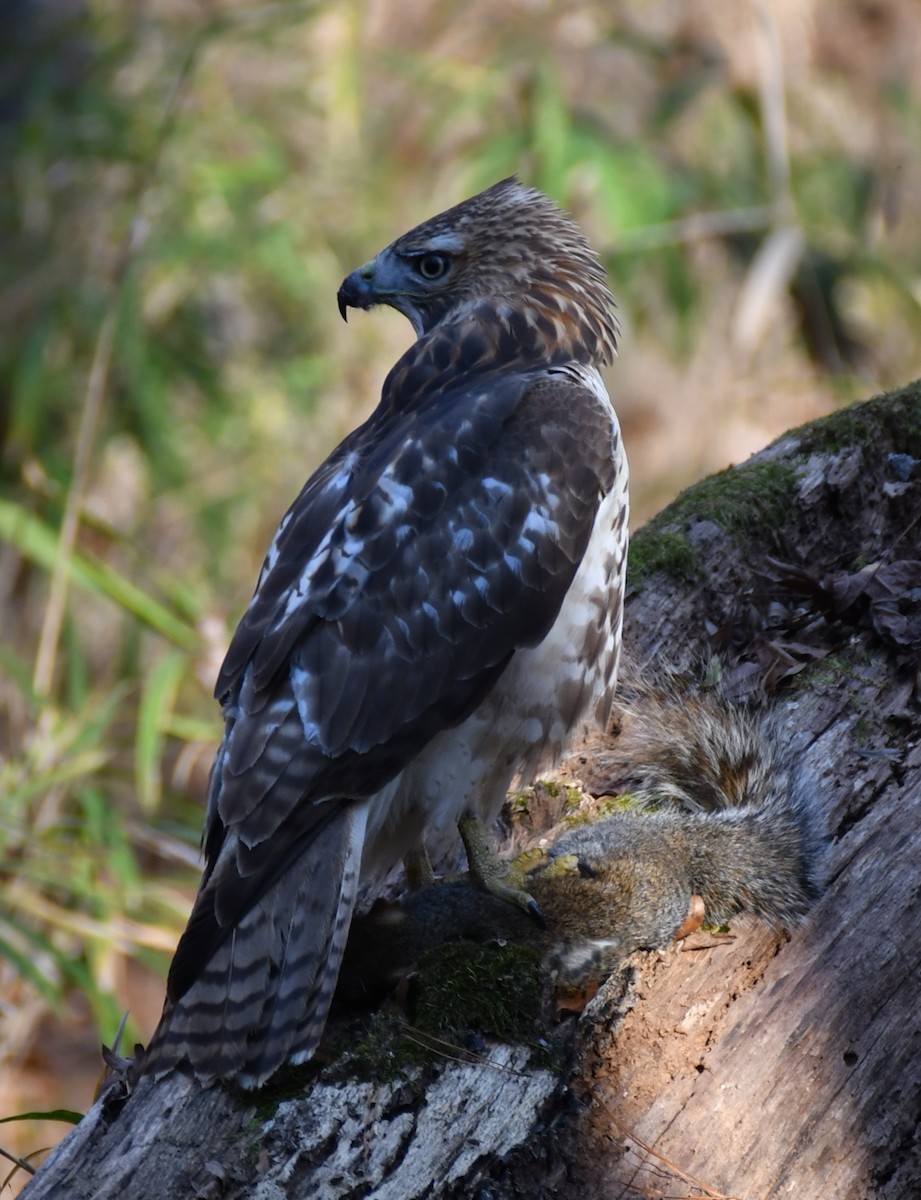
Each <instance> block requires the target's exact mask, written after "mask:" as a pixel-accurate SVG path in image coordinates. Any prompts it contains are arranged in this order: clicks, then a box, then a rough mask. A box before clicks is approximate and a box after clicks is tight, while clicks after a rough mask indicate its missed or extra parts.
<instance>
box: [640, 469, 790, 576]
mask: <svg viewBox="0 0 921 1200" xmlns="http://www.w3.org/2000/svg"><path fill="white" fill-rule="evenodd" d="M795 488H796V469H795V468H794V467H793V466H791V465H790V464H788V463H752V464H751V465H749V466H742V467H730V468H728V469H727V470H725V471H720V472H719V473H718V474H716V475H711V476H710V477H709V478H707V479H702V480H701V481H700V482H699V483H695V484H694V486H693V487H690V488H688V489H687V490H686V491H683V492H682V493H681V494H680V495H679V496H678V497H677V499H675V500H673V501H672V503H671V504H669V505H668V507H667V508H664V509H663V510H662V512H660V513H659V514H658V515H657V516H655V517H653V519H652V520H651V521H650V522H649V523H648V524H647V525H646V526H645V527H644V528H643V529H641V530H640V531H639V533H637V535H636V536H635V537H634V539H633V542H632V544H631V547H630V555H629V558H628V567H627V569H628V573H629V582H630V584H631V585H632V586H634V587H639V586H642V584H643V582H645V580H646V579H647V578H648V577H649V576H650V575H652V574H654V573H657V572H662V573H664V574H666V575H667V576H669V577H670V578H673V579H677V580H679V581H681V582H684V583H690V582H693V581H694V580H695V579H697V578H699V576H700V574H701V568H700V563H699V560H698V557H697V554H696V552H695V550H694V548H693V546H691V544H690V543H689V542H688V539H687V537H686V536H685V534H684V532H683V531H684V530H685V529H687V527H688V526H689V525H691V524H692V523H694V522H696V521H713V522H714V523H715V524H717V525H719V526H720V527H721V528H722V529H724V530H725V531H726V532H727V533H729V534H731V535H733V536H735V537H737V538H738V539H740V540H741V539H744V538H746V537H747V536H748V535H750V534H752V533H755V532H761V531H763V530H764V529H771V528H780V527H782V526H783V525H784V523H785V522H786V520H787V518H788V517H789V512H790V502H791V498H792V497H793V495H794V492H795Z"/></svg>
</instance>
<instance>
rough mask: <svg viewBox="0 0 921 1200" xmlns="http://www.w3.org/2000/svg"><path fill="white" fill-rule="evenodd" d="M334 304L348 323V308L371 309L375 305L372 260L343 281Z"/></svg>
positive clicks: (375, 295) (375, 296)
mask: <svg viewBox="0 0 921 1200" xmlns="http://www.w3.org/2000/svg"><path fill="white" fill-rule="evenodd" d="M336 302H337V304H338V305H339V315H340V316H341V317H342V319H343V321H348V319H349V309H350V308H371V307H372V306H373V305H374V304H376V303H377V294H376V293H375V291H374V261H373V260H372V261H371V262H367V263H365V264H364V266H363V267H359V268H358V270H357V271H353V272H352V274H351V275H348V276H346V278H345V279H343V281H342V286H341V287H340V288H339V291H338V292H337V294H336Z"/></svg>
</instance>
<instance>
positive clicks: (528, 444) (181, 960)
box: [170, 369, 614, 998]
mask: <svg viewBox="0 0 921 1200" xmlns="http://www.w3.org/2000/svg"><path fill="white" fill-rule="evenodd" d="M611 438H612V431H611V417H610V411H609V410H607V409H606V408H605V407H604V406H603V405H602V403H601V401H600V400H599V399H598V397H597V396H596V395H595V394H594V393H593V392H592V391H590V390H589V389H588V388H586V387H584V386H583V385H581V384H580V383H578V382H576V381H575V380H573V379H572V378H571V377H570V376H569V375H568V374H567V373H566V372H565V371H563V370H554V369H551V370H545V371H540V372H526V373H522V374H517V375H516V374H514V373H511V374H509V375H505V374H502V373H500V372H498V371H497V372H495V373H488V374H486V373H484V374H483V375H481V376H480V377H479V378H478V379H477V380H476V381H475V382H474V383H470V382H468V383H467V384H466V385H455V386H454V387H453V388H452V387H448V388H444V389H443V390H439V391H436V392H433V391H431V390H429V391H426V392H424V393H423V396H422V397H420V398H419V399H418V401H417V402H415V403H409V404H407V405H405V406H404V407H403V408H402V409H401V410H400V411H394V408H393V407H392V406H388V404H387V400H386V396H385V401H384V402H383V403H382V406H381V408H380V409H378V411H377V413H375V415H374V416H372V418H371V419H370V420H369V421H368V422H367V423H366V424H365V425H364V426H363V427H361V428H360V429H358V430H356V431H355V433H354V434H353V435H352V436H351V437H350V438H348V439H347V441H346V442H345V443H343V445H342V446H341V447H340V448H339V449H338V450H337V452H336V453H335V455H334V456H333V457H332V458H331V459H330V460H328V461H327V463H325V464H324V465H323V466H322V467H321V468H320V470H319V471H318V472H317V473H316V475H315V476H314V477H313V478H312V479H311V480H310V481H309V482H308V484H307V485H306V487H305V488H304V490H303V491H302V493H301V495H300V496H299V497H298V499H297V500H296V501H295V503H294V505H293V506H292V508H291V509H290V511H289V512H288V514H287V515H286V516H285V518H284V520H283V522H282V524H281V526H280V528H279V532H278V534H277V536H276V539H275V542H274V544H273V546H272V549H271V550H270V552H269V555H268V556H267V559H266V563H265V566H264V568H263V573H262V577H261V578H260V581H259V585H258V587H257V590H256V593H255V595H254V597H253V600H252V602H251V604H250V607H249V609H248V611H247V613H246V614H245V616H244V617H243V620H242V621H241V623H240V626H239V628H238V629H237V632H236V634H235V636H234V638H233V641H232V643H231V646H230V649H229V651H228V654H227V657H226V660H225V663H224V666H223V669H222V671H221V675H220V679H219V682H218V693H219V694H220V695H221V696H222V698H223V702H224V705H225V715H226V718H227V729H226V732H225V737H224V742H223V744H222V747H221V749H220V751H219V753H218V758H217V761H216V763H215V767H214V771H213V775H212V788H211V798H210V801H209V814H208V822H207V829H206V853H207V858H208V867H207V871H206V877H205V881H204V882H203V887H202V892H201V893H200V895H199V900H198V902H197V904H196V911H195V912H194V913H193V917H192V920H191V921H190V924H189V929H188V930H187V933H186V935H185V936H184V937H183V941H182V943H181V944H180V948H179V950H178V951H177V955H176V959H175V960H174V964H173V969H172V972H171V977H170V993H171V996H172V997H173V998H176V997H177V996H179V995H181V994H182V993H183V992H184V991H185V990H186V988H187V987H188V986H189V985H190V983H191V982H193V981H194V979H195V977H196V975H197V974H198V972H199V971H200V970H201V967H202V964H203V962H206V961H207V960H208V958H209V957H210V954H211V953H212V951H213V950H214V948H215V946H216V945H217V944H219V943H220V941H221V940H222V939H223V938H224V937H225V936H226V935H227V933H228V932H229V930H230V929H232V928H233V926H234V924H235V923H236V922H237V920H238V919H239V918H240V917H241V915H242V914H243V913H244V912H245V911H246V910H247V908H248V907H249V906H250V905H251V904H252V903H253V902H254V901H255V900H256V899H257V898H258V896H259V895H260V894H261V893H262V892H263V891H264V890H265V888H266V887H268V886H269V884H270V883H271V882H272V881H273V880H274V879H276V878H278V876H279V874H281V873H282V872H283V871H284V869H285V867H286V865H287V864H290V862H291V861H292V860H293V858H295V857H297V855H298V853H299V852H300V849H302V848H303V844H304V840H305V839H308V840H309V839H310V838H311V837H313V836H314V835H315V832H316V827H317V826H318V824H320V823H321V822H323V821H325V820H327V819H329V810H330V809H331V808H334V807H338V806H337V805H330V804H328V803H323V801H330V800H336V799H339V798H358V797H368V796H372V795H373V794H374V793H375V792H377V791H379V790H380V789H381V788H382V787H383V786H384V785H385V784H386V783H387V782H389V780H391V779H392V778H393V777H394V776H395V775H396V774H397V773H398V772H399V771H400V770H402V769H403V767H405V766H406V764H407V763H408V762H409V761H410V760H411V759H412V758H413V757H414V756H415V755H416V754H418V753H419V751H420V750H421V749H422V748H423V747H424V746H425V745H426V743H427V742H428V741H429V740H430V739H431V738H432V737H433V736H434V735H435V734H436V733H438V732H439V731H440V730H442V729H444V728H446V727H448V726H451V725H452V724H456V723H458V722H459V721H461V720H463V719H464V718H465V717H466V716H467V715H468V714H469V713H470V712H472V711H473V709H474V708H475V707H476V706H477V704H478V703H479V702H480V701H481V700H482V699H483V697H484V696H485V695H486V694H487V693H488V692H489V690H490V689H491V687H492V686H493V684H494V683H495V681H496V680H497V678H498V676H499V674H500V673H501V672H502V670H503V669H504V667H505V665H506V664H507V662H508V661H509V658H510V657H511V655H512V654H513V653H514V651H515V650H516V648H518V647H523V646H531V645H535V644H537V643H538V642H540V641H541V640H542V639H543V638H544V636H545V635H546V634H547V632H548V631H549V629H550V627H551V626H552V625H553V622H554V620H555V618H556V616H557V613H558V612H559V610H560V607H561V605H562V602H563V598H564V596H565V594H566V591H567V589H568V588H569V585H570V583H571V582H572V579H573V576H574V574H575V571H576V568H577V566H578V564H579V562H580V560H581V557H582V555H583V553H584V550H585V547H586V545H587V542H588V539H589V535H590V533H591V529H592V524H593V522H594V518H595V514H596V512H597V509H598V506H599V503H600V500H601V498H602V496H603V495H604V494H605V493H606V492H607V491H608V490H609V489H610V487H611V486H612V483H613V470H614V468H613V465H612V444H611ZM228 830H232V831H233V833H234V835H235V836H234V838H233V839H232V843H233V855H232V857H233V861H232V862H230V861H222V867H221V869H219V870H216V871H215V866H216V864H217V862H218V860H219V859H220V858H221V848H222V846H223V845H224V843H225V840H226V837H227V833H228ZM226 849H227V847H225V850H226ZM226 857H227V855H226V853H225V855H224V859H226ZM212 872H214V876H213V878H210V879H209V876H210V875H211V873H212Z"/></svg>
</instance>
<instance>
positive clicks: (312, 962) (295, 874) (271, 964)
mask: <svg viewBox="0 0 921 1200" xmlns="http://www.w3.org/2000/svg"><path fill="white" fill-rule="evenodd" d="M366 816H367V805H366V804H343V805H341V807H340V808H339V810H338V811H337V812H336V814H335V815H334V816H333V818H332V819H331V820H329V821H327V822H326V823H325V824H324V825H323V826H322V827H321V828H319V829H318V831H317V835H316V837H315V838H313V840H312V841H310V842H309V843H308V844H307V845H306V846H305V848H304V850H303V851H302V853H300V854H299V855H298V856H297V857H295V858H294V859H293V860H292V861H291V862H290V863H289V864H288V866H287V868H286V869H285V870H284V872H283V873H281V874H280V875H279V877H278V878H277V879H275V880H274V881H273V882H272V883H271V884H270V885H269V886H268V888H267V889H266V891H265V892H264V893H263V894H262V895H261V896H260V897H259V898H258V900H257V901H256V902H255V903H254V904H253V905H252V906H251V907H250V908H249V909H248V910H247V911H246V912H245V913H244V914H243V916H242V917H241V918H240V919H239V920H238V921H237V922H236V924H235V926H234V927H233V928H232V929H230V931H229V932H228V934H227V936H226V937H225V939H224V940H223V941H222V942H221V943H220V945H219V946H218V948H217V950H216V951H215V953H214V954H213V955H212V956H211V958H210V960H209V961H208V962H207V963H206V964H205V966H204V968H203V969H202V970H201V972H200V973H199V974H198V976H197V978H196V979H195V981H194V982H193V983H192V985H191V986H190V987H189V988H188V989H187V990H186V991H185V992H184V993H183V994H181V995H180V996H179V997H178V998H176V999H170V998H168V999H167V1003H166V1006H165V1008H164V1012H163V1016H162V1018H161V1021H160V1024H159V1026H158V1027H157V1030H156V1032H155V1033H154V1036H153V1038H152V1039H151V1042H150V1045H149V1047H148V1049H147V1051H146V1053H145V1055H144V1058H143V1060H142V1062H141V1064H140V1069H141V1071H142V1073H144V1074H153V1075H155V1076H161V1075H164V1074H165V1073H166V1072H167V1071H169V1070H171V1069H173V1068H175V1067H181V1066H182V1065H183V1064H188V1065H189V1066H190V1067H191V1070H192V1072H193V1073H194V1075H195V1077H196V1078H197V1079H198V1080H199V1081H200V1082H202V1083H204V1084H208V1083H211V1082H213V1081H214V1080H216V1079H234V1080H235V1081H236V1082H237V1083H239V1084H240V1085H241V1086H243V1087H247V1088H255V1087H258V1086H260V1084H262V1083H263V1082H264V1081H265V1080H266V1079H268V1077H269V1076H270V1075H272V1074H273V1072H275V1071H276V1070H278V1068H279V1067H280V1066H282V1064H283V1063H285V1062H286V1061H295V1062H304V1061H306V1060H307V1059H308V1058H310V1056H311V1055H312V1053H313V1051H314V1050H315V1049H316V1046H317V1044H318V1042H319V1040H320V1037H321V1036H322V1033H323V1028H324V1026H325V1023H326V1017H327V1013H328V1011H329V1005H330V1002H331V999H332V994H333V991H334V989H335V985H336V979H337V977H338V974H339V965H340V962H341V959H342V954H343V951H344V949H345V943H346V939H347V936H348V930H349V923H350V919H351V914H352V909H353V907H354V904H355V897H356V894H357V890H358V878H359V870H360V865H361V852H362V845H363V842H364V831H365V823H366Z"/></svg>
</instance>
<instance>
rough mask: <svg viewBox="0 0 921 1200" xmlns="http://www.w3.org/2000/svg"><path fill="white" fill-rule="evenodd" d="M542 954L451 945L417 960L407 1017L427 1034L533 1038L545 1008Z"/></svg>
mask: <svg viewBox="0 0 921 1200" xmlns="http://www.w3.org/2000/svg"><path fill="white" fill-rule="evenodd" d="M541 995H542V987H541V971H540V955H539V954H537V952H536V951H534V950H531V949H529V948H528V947H526V946H516V945H511V944H509V945H504V946H502V945H498V944H497V943H486V944H483V945H479V944H475V943H472V942H453V943H450V944H449V945H447V946H438V947H436V948H435V949H433V950H429V951H427V952H426V953H425V954H423V955H422V957H421V958H420V959H419V963H418V967H417V972H416V978H415V980H414V982H413V987H412V989H411V992H410V1000H409V1018H410V1021H411V1022H412V1023H413V1025H415V1026H416V1027H417V1028H418V1029H419V1030H421V1031H422V1032H424V1033H432V1034H439V1035H441V1034H445V1033H451V1034H454V1035H458V1034H463V1033H465V1032H467V1031H474V1032H477V1033H483V1034H489V1035H490V1036H492V1037H497V1038H501V1039H506V1040H513V1041H520V1040H525V1041H527V1040H529V1039H532V1038H533V1037H534V1035H535V1032H536V1030H537V1026H538V1024H539V1019H540V1007H541Z"/></svg>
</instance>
